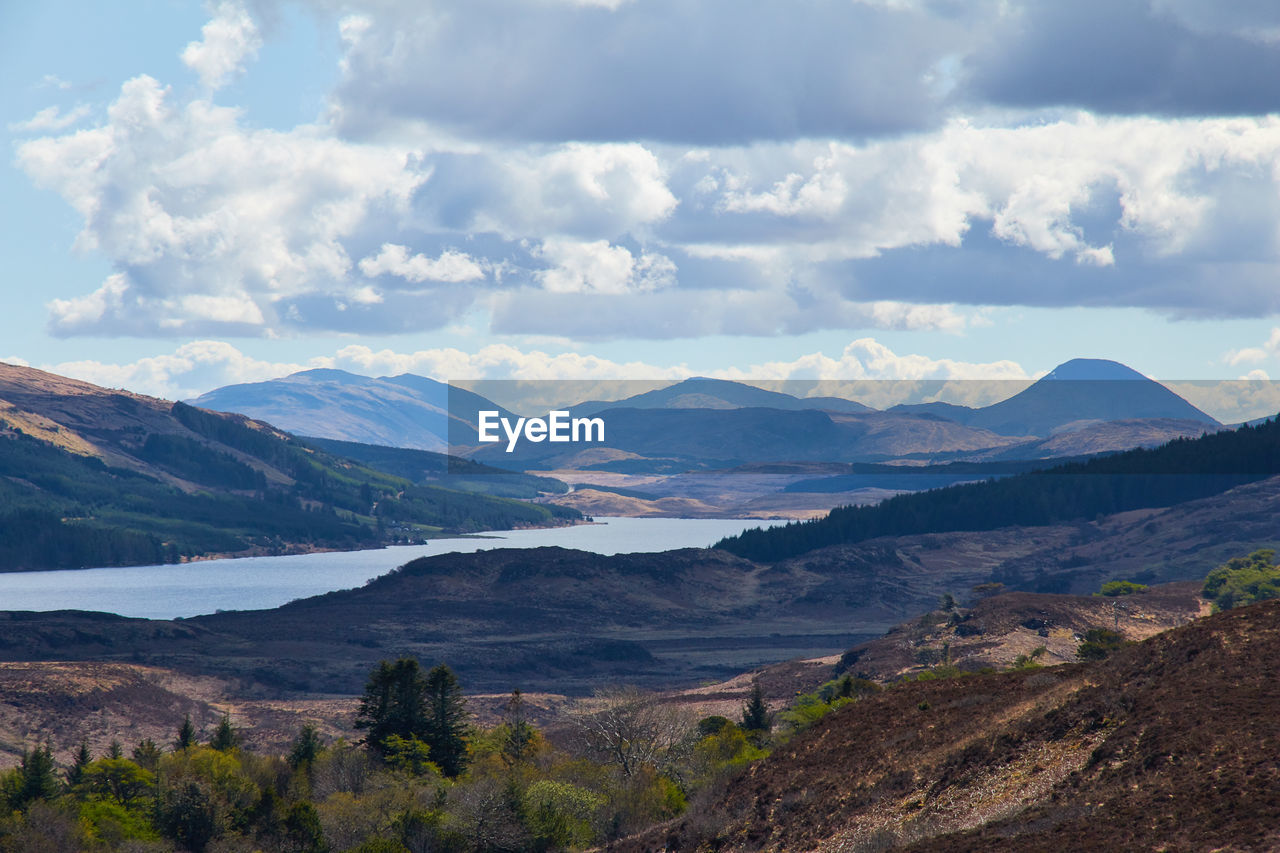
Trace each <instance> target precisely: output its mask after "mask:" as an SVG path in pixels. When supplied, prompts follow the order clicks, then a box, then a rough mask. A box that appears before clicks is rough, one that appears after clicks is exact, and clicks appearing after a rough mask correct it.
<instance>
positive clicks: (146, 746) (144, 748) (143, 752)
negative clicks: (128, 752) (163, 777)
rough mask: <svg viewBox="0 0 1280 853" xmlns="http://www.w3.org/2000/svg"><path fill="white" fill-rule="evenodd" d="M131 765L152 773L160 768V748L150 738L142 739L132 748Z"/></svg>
mask: <svg viewBox="0 0 1280 853" xmlns="http://www.w3.org/2000/svg"><path fill="white" fill-rule="evenodd" d="M133 763H134V764H136V765H138V766H139V767H141V768H142V769H143V770H149V771H151V772H152V773H154V772H155V771H156V768H157V767H159V766H160V747H159V746H157V745H156V742H155V741H153V740H152V739H151V738H143V739H142V740H141V741H139V742H138V745H137V746H135V747H134V748H133Z"/></svg>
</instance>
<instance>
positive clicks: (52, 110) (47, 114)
mask: <svg viewBox="0 0 1280 853" xmlns="http://www.w3.org/2000/svg"><path fill="white" fill-rule="evenodd" d="M88 114H89V107H88V106H87V105H85V104H81V105H79V106H77V107H75V108H73V109H71V110H70V111H69V112H66V113H64V112H62V110H61V108H59V107H56V106H54V107H45V108H44V109H42V110H40V111H39V112H37V113H36V114H35V115H33V116H32V117H31V118H29V119H27V120H26V121H17V122H13V123H12V124H10V125H9V129H10V130H14V131H18V132H19V133H45V132H48V131H57V130H66V129H67V128H68V127H71V126H72V125H73V124H76V123H77V122H79V121H80V120H81V119H83V118H84V117H85V116H87V115H88Z"/></svg>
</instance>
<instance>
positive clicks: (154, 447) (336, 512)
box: [0, 364, 578, 571]
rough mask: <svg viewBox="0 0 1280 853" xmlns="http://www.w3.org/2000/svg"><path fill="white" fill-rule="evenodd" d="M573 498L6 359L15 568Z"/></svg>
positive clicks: (102, 561) (222, 547)
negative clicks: (419, 469)
mask: <svg viewBox="0 0 1280 853" xmlns="http://www.w3.org/2000/svg"><path fill="white" fill-rule="evenodd" d="M576 517H578V514H577V513H576V512H574V511H572V510H564V509H561V508H555V507H552V508H548V507H543V506H535V505H532V504H528V503H524V502H518V501H511V500H502V499H495V498H490V497H486V496H483V495H478V494H472V493H466V492H458V491H453V490H447V489H442V488H439V487H437V486H431V485H426V486H417V485H414V484H413V483H411V482H409V481H407V480H404V479H402V478H400V477H396V476H392V475H389V474H386V473H383V472H380V471H377V470H374V469H372V468H368V467H365V466H362V465H360V464H358V463H356V462H352V461H350V460H348V459H343V458H341V457H339V456H335V455H332V454H329V453H326V452H324V451H321V450H317V449H316V448H313V447H311V446H308V445H307V444H305V443H303V442H301V441H299V440H298V439H296V438H294V437H293V436H290V435H288V434H286V433H282V432H280V431H279V430H277V429H276V428H275V427H272V426H270V425H269V424H265V423H262V422H260V421H253V420H250V419H248V418H246V417H244V416H241V415H227V414H222V413H217V412H211V411H207V410H204V409H200V408H196V407H194V406H189V405H186V404H185V403H172V402H169V401H166V400H159V399H156V398H152V397H144V396H141V395H137V394H130V393H128V392H123V391H109V390H107V389H103V388H99V387H97V386H95V385H91V384H89V383H86V382H77V381H74V380H70V379H66V378H64V377H60V376H56V375H53V374H49V373H45V372H43V371H39V370H34V369H31V368H25V367H15V366H11V365H5V364H0V570H3V571H13V570H21V569H44V568H80V567H85V566H106V565H137V564H148V563H164V562H175V561H178V560H183V559H186V558H190V557H195V556H204V555H209V554H230V553H287V552H293V551H300V550H308V549H314V548H337V549H348V548H357V547H375V546H377V545H379V544H381V543H383V542H386V541H388V539H389V536H390V535H391V534H389V533H388V530H389V529H391V528H393V527H399V528H402V532H400V533H398V534H396V535H400V536H403V535H404V534H403V529H409V530H411V531H413V534H412V535H416V536H421V535H424V534H426V533H435V532H438V531H440V530H442V529H450V530H464V531H471V530H478V529H492V528H498V527H511V526H520V525H534V524H552V523H557V522H559V521H560V520H562V519H564V520H567V519H572V518H576Z"/></svg>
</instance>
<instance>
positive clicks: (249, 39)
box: [182, 0, 262, 90]
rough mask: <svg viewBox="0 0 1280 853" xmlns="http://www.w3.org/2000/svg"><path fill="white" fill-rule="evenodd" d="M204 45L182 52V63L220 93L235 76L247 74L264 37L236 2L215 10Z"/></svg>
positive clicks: (204, 32)
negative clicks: (247, 62)
mask: <svg viewBox="0 0 1280 853" xmlns="http://www.w3.org/2000/svg"><path fill="white" fill-rule="evenodd" d="M200 34H201V36H202V40H201V41H193V42H191V43H189V44H188V45H187V46H186V49H184V50H183V51H182V61H183V63H184V64H185V65H186V66H187V67H188V68H190V69H191V70H192V71H194V72H196V74H198V75H200V82H201V83H202V84H204V86H205V87H206V88H208V89H210V90H213V89H217V88H219V87H221V86H222V84H223V83H225V82H226V81H227V79H228V78H229V77H231V76H232V75H233V74H236V73H238V72H241V71H243V70H244V63H245V60H247V59H252V58H253V57H255V56H256V55H257V53H258V49H259V48H261V47H262V37H261V36H260V35H259V34H258V27H257V25H256V24H254V22H253V18H252V17H250V15H249V12H248V11H247V10H246V9H245V8H244V6H242V5H241V4H239V3H236V2H233V0H222V2H220V3H218V5H217V6H216V7H215V8H214V14H213V19H212V20H210V21H209V23H207V24H205V25H204V27H203V28H202V29H201V31H200Z"/></svg>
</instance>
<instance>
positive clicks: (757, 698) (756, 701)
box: [742, 678, 772, 732]
mask: <svg viewBox="0 0 1280 853" xmlns="http://www.w3.org/2000/svg"><path fill="white" fill-rule="evenodd" d="M771 726H772V723H771V721H770V720H769V706H768V705H766V704H765V701H764V692H763V691H762V690H761V689H760V679H758V678H757V679H756V680H755V681H754V682H753V683H752V685H751V698H750V699H749V700H747V704H746V706H745V707H743V709H742V728H743V730H745V731H749V732H767V731H769V729H770V728H771Z"/></svg>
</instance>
